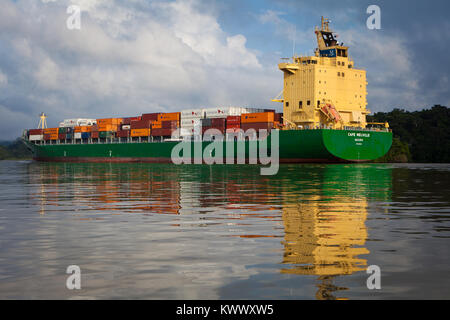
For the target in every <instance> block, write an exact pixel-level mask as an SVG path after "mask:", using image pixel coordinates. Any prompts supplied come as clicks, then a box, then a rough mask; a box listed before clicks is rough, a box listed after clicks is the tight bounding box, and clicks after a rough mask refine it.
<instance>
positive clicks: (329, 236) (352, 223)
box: [282, 196, 369, 276]
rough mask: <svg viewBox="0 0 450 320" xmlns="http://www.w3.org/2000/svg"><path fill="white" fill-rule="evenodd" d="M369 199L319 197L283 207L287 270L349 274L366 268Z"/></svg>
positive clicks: (301, 272) (306, 272) (284, 270)
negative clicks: (338, 200) (330, 200)
mask: <svg viewBox="0 0 450 320" xmlns="http://www.w3.org/2000/svg"><path fill="white" fill-rule="evenodd" d="M366 216H367V202H366V200H364V199H352V200H351V201H350V199H348V202H347V201H345V202H331V203H326V204H325V203H323V202H321V201H320V198H319V196H314V198H312V199H305V200H303V201H302V203H300V204H299V205H298V206H285V207H283V216H282V217H283V222H284V227H285V237H284V240H285V241H284V247H285V248H284V250H285V254H284V257H283V263H286V264H289V265H293V266H290V267H286V268H284V269H282V272H285V273H297V274H309V275H328V276H330V275H345V274H352V273H354V272H356V271H361V270H364V268H365V267H366V260H365V259H363V258H362V257H361V255H364V254H368V253H369V251H368V250H367V249H366V248H364V247H363V246H364V244H365V240H366V238H367V229H366V227H365V220H366Z"/></svg>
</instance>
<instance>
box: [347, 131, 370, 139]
mask: <svg viewBox="0 0 450 320" xmlns="http://www.w3.org/2000/svg"><path fill="white" fill-rule="evenodd" d="M348 136H349V137H366V138H370V133H361V132H358V133H356V132H349V133H348Z"/></svg>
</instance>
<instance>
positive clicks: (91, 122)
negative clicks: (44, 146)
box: [59, 118, 97, 128]
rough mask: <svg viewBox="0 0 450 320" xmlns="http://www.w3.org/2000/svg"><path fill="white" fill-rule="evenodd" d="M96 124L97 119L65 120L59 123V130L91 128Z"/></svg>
mask: <svg viewBox="0 0 450 320" xmlns="http://www.w3.org/2000/svg"><path fill="white" fill-rule="evenodd" d="M96 123H97V119H81V118H80V119H65V120H64V121H63V122H60V123H59V127H60V128H68V127H78V126H92V125H94V124H96Z"/></svg>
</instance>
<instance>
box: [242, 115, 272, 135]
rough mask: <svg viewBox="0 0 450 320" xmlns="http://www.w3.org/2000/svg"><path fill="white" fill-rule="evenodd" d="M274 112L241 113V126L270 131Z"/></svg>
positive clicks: (244, 128) (246, 128)
mask: <svg viewBox="0 0 450 320" xmlns="http://www.w3.org/2000/svg"><path fill="white" fill-rule="evenodd" d="M273 121H274V112H258V113H245V114H242V115H241V128H242V130H244V131H247V130H248V129H255V130H257V131H258V130H262V129H265V130H267V131H270V130H271V129H272V128H273Z"/></svg>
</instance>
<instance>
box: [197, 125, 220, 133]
mask: <svg viewBox="0 0 450 320" xmlns="http://www.w3.org/2000/svg"><path fill="white" fill-rule="evenodd" d="M209 129H216V130H219V131H220V132H221V133H222V134H223V133H225V127H221V128H217V127H213V126H211V127H202V134H204V133H205V132H206V130H209Z"/></svg>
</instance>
